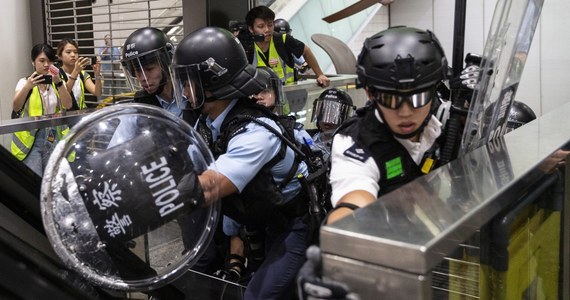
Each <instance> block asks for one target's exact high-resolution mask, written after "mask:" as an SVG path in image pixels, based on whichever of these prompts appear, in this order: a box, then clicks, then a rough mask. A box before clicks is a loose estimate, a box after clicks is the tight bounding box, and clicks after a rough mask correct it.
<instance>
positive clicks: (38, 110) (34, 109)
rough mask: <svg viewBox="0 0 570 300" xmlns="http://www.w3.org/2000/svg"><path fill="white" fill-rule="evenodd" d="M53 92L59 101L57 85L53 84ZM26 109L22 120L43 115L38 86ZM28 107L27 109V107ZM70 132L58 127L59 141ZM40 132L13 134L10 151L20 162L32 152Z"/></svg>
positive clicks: (33, 90)
mask: <svg viewBox="0 0 570 300" xmlns="http://www.w3.org/2000/svg"><path fill="white" fill-rule="evenodd" d="M52 87H53V90H54V91H55V95H56V97H57V98H58V99H59V93H58V92H57V88H56V86H55V84H53V83H52ZM24 105H25V107H24V109H23V110H22V114H21V116H20V118H24V117H37V116H41V115H43V111H44V108H43V104H42V97H41V95H40V90H39V89H38V87H37V86H35V87H33V89H32V93H31V94H30V98H29V99H28V100H27V101H26V104H24ZM26 106H27V107H26ZM56 112H59V107H56ZM68 131H69V127H67V126H63V127H60V126H58V130H57V138H58V140H59V139H61V138H62V137H63V136H64V135H65V134H67V132H68ZM37 132H38V130H37V129H32V130H30V131H18V132H14V134H12V142H11V143H10V150H11V152H12V155H14V156H15V157H16V158H17V159H18V160H20V161H22V160H24V159H25V158H26V157H27V156H28V154H29V153H30V151H31V150H32V146H33V145H34V141H35V140H36V133H37Z"/></svg>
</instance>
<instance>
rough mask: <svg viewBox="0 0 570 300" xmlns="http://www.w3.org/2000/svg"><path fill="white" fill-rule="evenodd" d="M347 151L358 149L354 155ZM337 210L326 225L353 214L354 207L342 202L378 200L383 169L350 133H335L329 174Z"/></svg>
mask: <svg viewBox="0 0 570 300" xmlns="http://www.w3.org/2000/svg"><path fill="white" fill-rule="evenodd" d="M347 152H358V153H360V155H359V156H358V157H354V156H351V155H345V154H346V153H347ZM329 179H330V183H331V187H332V194H331V202H332V204H333V206H334V207H335V209H334V210H333V211H332V212H331V213H330V214H329V216H328V220H327V224H330V223H332V222H334V221H336V220H338V219H341V218H342V217H344V216H346V215H349V214H351V213H352V211H353V209H351V208H349V207H342V205H341V203H344V204H349V206H350V207H353V208H360V207H363V206H365V205H368V204H369V203H370V202H373V201H374V200H376V196H375V195H377V194H378V189H379V186H378V181H379V179H380V170H379V169H378V166H377V165H376V162H375V161H374V159H373V158H372V157H371V156H370V155H369V154H368V153H367V152H366V151H364V149H362V148H359V147H357V145H355V143H354V141H353V140H352V138H351V137H350V136H345V135H342V134H340V133H338V134H336V135H335V137H334V141H333V143H332V149H331V170H330V175H329Z"/></svg>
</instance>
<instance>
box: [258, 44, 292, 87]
mask: <svg viewBox="0 0 570 300" xmlns="http://www.w3.org/2000/svg"><path fill="white" fill-rule="evenodd" d="M282 37H283V44H285V38H286V37H287V35H286V34H283V35H282ZM254 45H255V56H254V57H253V65H254V66H255V65H257V66H258V67H271V66H267V65H266V64H265V61H263V59H261V58H260V57H259V56H260V55H263V51H262V50H261V48H259V46H258V45H257V43H254ZM272 58H277V65H276V66H273V67H271V69H273V71H275V73H276V74H277V76H279V78H280V79H281V80H282V81H283V82H284V83H285V84H287V83H293V82H294V81H295V70H293V68H291V67H289V66H288V65H287V64H286V63H285V61H284V60H283V59H282V58H281V57H280V56H279V54H278V53H277V49H275V43H274V42H273V37H271V41H270V42H269V58H268V59H267V61H270V60H271V59H272Z"/></svg>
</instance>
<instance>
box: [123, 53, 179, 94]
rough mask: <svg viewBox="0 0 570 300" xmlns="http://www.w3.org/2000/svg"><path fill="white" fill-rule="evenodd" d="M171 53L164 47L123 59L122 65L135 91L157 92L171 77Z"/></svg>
mask: <svg viewBox="0 0 570 300" xmlns="http://www.w3.org/2000/svg"><path fill="white" fill-rule="evenodd" d="M168 57H169V54H168V53H167V50H166V49H164V48H161V49H158V50H153V51H150V52H147V53H143V54H141V55H137V56H135V57H132V58H127V59H123V60H122V61H121V66H122V68H123V72H124V73H125V77H126V78H127V82H128V84H129V86H130V88H131V90H132V91H133V92H137V91H140V90H144V91H145V92H147V93H149V94H154V93H156V92H157V91H158V90H159V88H160V87H161V86H164V85H165V84H167V83H168V80H169V78H170V68H169V65H170V61H169V60H168Z"/></svg>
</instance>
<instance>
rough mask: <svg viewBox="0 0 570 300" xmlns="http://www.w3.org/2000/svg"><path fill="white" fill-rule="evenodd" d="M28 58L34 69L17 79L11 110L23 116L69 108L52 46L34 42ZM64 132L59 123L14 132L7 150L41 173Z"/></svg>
mask: <svg viewBox="0 0 570 300" xmlns="http://www.w3.org/2000/svg"><path fill="white" fill-rule="evenodd" d="M31 58H32V66H33V67H34V72H33V73H32V74H31V75H30V76H29V77H27V78H22V79H20V81H18V84H17V85H16V91H15V95H14V99H13V100H12V109H13V111H14V112H17V113H16V114H17V115H18V116H19V117H20V118H23V117H35V116H42V115H48V114H53V113H57V112H60V111H62V110H65V109H70V108H71V106H72V99H71V95H70V94H69V92H68V91H67V89H66V88H65V86H64V84H63V83H64V82H63V81H62V80H61V78H60V77H59V69H58V68H57V67H56V66H54V65H53V62H54V61H55V60H56V55H55V51H54V49H53V48H52V47H51V46H50V45H47V44H37V45H35V46H34V47H33V48H32V51H31ZM64 133H65V132H64V130H63V129H62V128H61V127H59V126H56V127H44V128H39V129H32V130H30V131H19V132H14V134H13V135H12V143H11V145H10V150H11V152H12V154H13V155H14V156H15V157H16V158H17V159H19V160H20V161H23V162H24V163H25V164H26V165H27V166H28V167H29V168H30V169H32V170H33V171H34V172H36V173H37V174H38V175H40V176H41V175H42V174H43V170H44V168H45V166H46V165H47V161H48V159H49V156H50V154H51V152H52V150H53V148H54V147H55V144H56V143H57V141H58V140H59V139H60V138H61V137H62V136H63V134H64Z"/></svg>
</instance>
